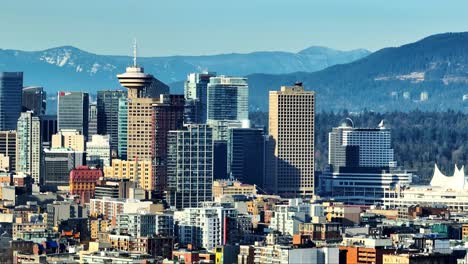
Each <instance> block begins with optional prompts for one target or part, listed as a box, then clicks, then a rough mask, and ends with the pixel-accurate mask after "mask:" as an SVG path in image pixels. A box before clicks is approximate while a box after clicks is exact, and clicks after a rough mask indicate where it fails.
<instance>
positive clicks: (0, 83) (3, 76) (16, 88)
mask: <svg viewBox="0 0 468 264" xmlns="http://www.w3.org/2000/svg"><path fill="white" fill-rule="evenodd" d="M22 93H23V73H22V72H0V131H5V130H15V129H16V122H17V121H18V118H19V116H20V113H21V107H22Z"/></svg>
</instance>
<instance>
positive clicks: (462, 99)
mask: <svg viewBox="0 0 468 264" xmlns="http://www.w3.org/2000/svg"><path fill="white" fill-rule="evenodd" d="M247 77H248V78H249V88H250V91H251V94H250V95H251V97H250V98H251V104H252V105H253V106H254V107H255V108H258V109H261V110H264V109H267V106H268V91H269V90H274V89H279V87H280V86H281V85H292V84H294V82H295V81H301V82H303V83H304V86H305V87H306V89H309V90H314V91H315V92H316V102H317V108H318V110H323V111H329V110H340V109H347V110H349V111H362V110H364V109H367V110H371V111H376V112H388V111H401V110H403V111H409V110H414V109H419V110H428V111H429V110H430V111H443V110H447V109H452V110H460V111H464V112H468V32H462V33H444V34H438V35H432V36H429V37H427V38H424V39H422V40H420V41H417V42H414V43H410V44H407V45H403V46H401V47H393V48H384V49H381V50H378V51H376V52H374V53H372V54H370V55H368V56H366V57H364V58H362V59H359V60H356V61H353V62H350V63H347V64H340V65H334V66H331V67H328V68H326V69H324V70H321V71H317V72H313V73H306V72H296V73H291V74H276V75H272V74H251V75H248V76H247Z"/></svg>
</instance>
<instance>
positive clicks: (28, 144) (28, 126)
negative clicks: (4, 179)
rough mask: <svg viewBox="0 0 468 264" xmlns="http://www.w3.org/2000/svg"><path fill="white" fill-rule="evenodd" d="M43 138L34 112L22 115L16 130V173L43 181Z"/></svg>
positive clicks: (38, 181)
mask: <svg viewBox="0 0 468 264" xmlns="http://www.w3.org/2000/svg"><path fill="white" fill-rule="evenodd" d="M41 163H42V137H41V121H40V120H39V117H37V116H34V114H33V111H28V112H23V113H21V116H20V118H19V119H18V124H17V130H16V171H17V172H23V173H26V174H29V175H31V178H33V180H34V182H35V183H40V181H41Z"/></svg>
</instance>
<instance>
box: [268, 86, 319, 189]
mask: <svg viewBox="0 0 468 264" xmlns="http://www.w3.org/2000/svg"><path fill="white" fill-rule="evenodd" d="M269 103H270V106H269V134H270V136H271V138H272V144H274V148H273V149H274V152H273V153H272V154H273V155H270V158H269V159H268V165H269V166H272V167H273V169H272V170H271V173H270V175H266V179H267V180H268V181H274V183H275V184H274V185H275V186H274V189H275V192H276V193H277V194H279V195H282V196H285V197H297V196H301V197H312V196H313V195H314V127H315V93H314V92H313V91H305V90H304V87H303V86H302V84H301V83H298V84H296V85H295V86H282V87H281V89H280V91H270V94H269Z"/></svg>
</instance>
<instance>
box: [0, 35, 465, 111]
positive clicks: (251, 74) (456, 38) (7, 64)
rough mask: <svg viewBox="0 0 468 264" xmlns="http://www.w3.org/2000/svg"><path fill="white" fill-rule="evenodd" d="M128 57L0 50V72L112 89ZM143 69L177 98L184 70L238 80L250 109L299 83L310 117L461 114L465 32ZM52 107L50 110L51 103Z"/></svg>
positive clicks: (159, 63) (167, 60)
mask: <svg viewBox="0 0 468 264" xmlns="http://www.w3.org/2000/svg"><path fill="white" fill-rule="evenodd" d="M131 62H132V59H131V58H130V57H128V56H107V55H97V54H92V53H89V52H85V51H82V50H80V49H77V48H75V47H72V46H64V47H58V48H53V49H48V50H44V51H33V52H31V51H19V50H1V49H0V71H23V72H24V73H25V74H24V76H25V82H24V83H25V85H40V86H44V87H45V89H46V91H47V92H48V94H49V96H53V95H54V94H55V92H57V91H59V90H68V91H77V90H78V91H80V90H81V91H88V92H90V93H91V94H92V95H93V94H95V93H96V91H97V90H102V89H118V88H120V85H119V84H118V82H117V79H116V77H115V75H116V74H118V73H122V72H124V71H125V67H126V66H128V65H129V64H130V63H131ZM138 64H139V65H141V66H143V67H145V71H146V72H148V73H151V74H153V75H154V76H155V77H157V78H158V79H159V80H161V81H163V82H165V83H167V84H169V85H170V87H171V92H172V93H183V81H184V80H185V78H186V76H187V74H188V73H190V72H199V71H203V70H210V71H216V72H218V73H219V74H224V75H231V76H246V77H248V82H249V93H250V94H249V100H250V102H249V103H250V106H251V109H255V110H261V111H265V110H267V108H268V91H270V90H277V89H279V87H280V86H282V85H293V84H294V83H295V82H296V81H301V82H303V83H304V86H305V88H306V89H308V90H314V91H315V92H316V96H317V99H316V102H317V110H318V111H337V110H342V109H347V110H349V111H354V112H359V111H362V110H364V109H367V110H371V111H378V112H388V111H394V110H398V111H401V110H403V111H409V110H413V109H420V110H432V111H442V110H447V109H454V110H461V111H465V112H468V32H461V33H444V34H437V35H432V36H429V37H426V38H424V39H422V40H419V41H416V42H414V43H410V44H406V45H403V46H400V47H391V48H384V49H381V50H378V51H376V52H373V53H370V52H369V51H367V50H364V49H358V50H352V51H338V50H333V49H329V48H325V47H316V46H314V47H310V48H307V49H304V50H302V51H300V52H297V53H291V52H253V53H249V54H221V55H211V56H171V57H144V58H138ZM52 105H53V104H52Z"/></svg>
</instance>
